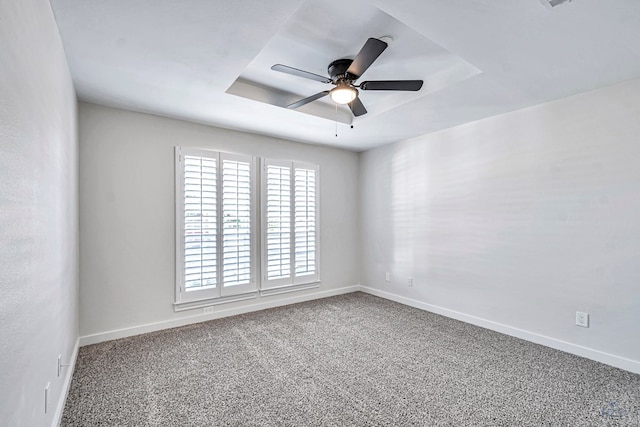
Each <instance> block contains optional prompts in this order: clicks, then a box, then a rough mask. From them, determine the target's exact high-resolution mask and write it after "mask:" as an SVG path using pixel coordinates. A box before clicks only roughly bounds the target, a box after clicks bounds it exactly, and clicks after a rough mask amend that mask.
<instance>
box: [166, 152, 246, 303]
mask: <svg viewBox="0 0 640 427" xmlns="http://www.w3.org/2000/svg"><path fill="white" fill-rule="evenodd" d="M255 169H256V168H255V160H254V159H253V158H252V157H250V156H244V155H235V154H227V153H218V152H214V151H205V150H197V149H187V148H181V147H176V221H177V226H176V243H177V244H176V246H177V248H176V276H177V277H176V303H177V304H180V303H189V302H193V301H199V300H204V299H209V298H219V297H226V296H232V295H238V294H242V293H247V292H251V291H255V290H256V289H257V281H256V276H257V275H256V270H257V255H256V249H257V244H256V236H257V228H256V201H255V198H256V190H255Z"/></svg>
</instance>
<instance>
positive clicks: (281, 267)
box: [265, 164, 292, 281]
mask: <svg viewBox="0 0 640 427" xmlns="http://www.w3.org/2000/svg"><path fill="white" fill-rule="evenodd" d="M265 193H266V194H265V197H266V209H265V210H266V212H265V214H266V254H265V258H266V275H265V276H266V279H267V280H271V281H273V280H278V279H285V280H286V279H289V278H290V277H291V258H292V257H291V168H290V167H288V166H279V165H271V164H270V165H267V166H266V191H265Z"/></svg>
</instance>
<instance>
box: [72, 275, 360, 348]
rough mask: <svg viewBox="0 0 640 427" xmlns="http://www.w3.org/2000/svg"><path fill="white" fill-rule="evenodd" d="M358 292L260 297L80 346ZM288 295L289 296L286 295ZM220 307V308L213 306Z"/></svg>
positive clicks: (92, 338) (96, 337) (91, 338)
mask: <svg viewBox="0 0 640 427" xmlns="http://www.w3.org/2000/svg"><path fill="white" fill-rule="evenodd" d="M358 290H359V286H358V285H354V286H347V287H343V288H338V289H331V290H327V291H320V292H313V293H305V294H302V295H296V296H288V297H283V295H281V294H277V295H273V296H261V298H260V299H258V300H252V301H254V303H252V304H247V305H243V306H241V307H233V308H227V309H220V310H217V311H214V312H213V313H208V314H197V315H192V316H187V317H180V318H178V319H171V320H165V321H161V322H155V323H147V324H144V325H139V326H132V327H130V328H123V329H117V330H113V331H107V332H101V333H97V334H91V335H85V336H83V337H80V346H81V347H82V346H85V345H90V344H97V343H100V342H104V341H111V340H115V339H120V338H126V337H131V336H134V335H140V334H146V333H149V332H155V331H160V330H163V329H170V328H177V327H180V326H186V325H191V324H193V323H200V322H206V321H208V320H214V319H220V318H222V317H229V316H236V315H238V314H245V313H250V312H253V311H260V310H265V309H268V308H275V307H280V306H283V305H289V304H296V303H299V302H305V301H311V300H315V299H321V298H328V297H332V296H336V295H343V294H348V293H352V292H357V291H358ZM286 295H290V294H286ZM215 307H220V306H215Z"/></svg>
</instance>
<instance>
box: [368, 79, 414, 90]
mask: <svg viewBox="0 0 640 427" xmlns="http://www.w3.org/2000/svg"><path fill="white" fill-rule="evenodd" d="M422 83H423V82H422V80H374V81H371V82H362V83H360V89H362V90H410V91H413V92H415V91H418V90H420V88H421V87H422Z"/></svg>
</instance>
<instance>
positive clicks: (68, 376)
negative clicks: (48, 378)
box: [51, 338, 80, 427]
mask: <svg viewBox="0 0 640 427" xmlns="http://www.w3.org/2000/svg"><path fill="white" fill-rule="evenodd" d="M79 348H80V338H78V339H77V340H76V344H75V346H74V348H73V353H72V354H71V360H69V366H67V367H66V369H65V373H64V379H63V380H64V382H63V383H62V390H61V392H60V397H59V398H58V404H57V405H56V412H55V413H54V414H53V423H52V424H51V425H52V427H58V426H59V425H60V423H61V422H62V414H63V413H64V405H65V403H66V402H67V395H68V394H69V389H70V388H71V380H72V379H73V371H74V370H75V368H76V360H77V359H78V349H79Z"/></svg>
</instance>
